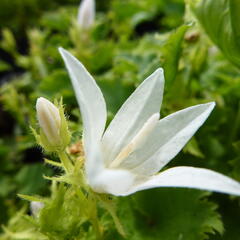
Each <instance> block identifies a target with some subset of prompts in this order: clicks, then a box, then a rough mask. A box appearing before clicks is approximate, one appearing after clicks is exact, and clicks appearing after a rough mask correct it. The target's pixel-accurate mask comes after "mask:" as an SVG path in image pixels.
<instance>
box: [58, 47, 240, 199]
mask: <svg viewBox="0 0 240 240" xmlns="http://www.w3.org/2000/svg"><path fill="white" fill-rule="evenodd" d="M60 53H61V55H62V57H63V59H64V61H65V64H66V67H67V69H68V72H69V74H70V77H71V80H72V84H73V87H74V90H75V93H76V97H77V100H78V103H79V106H80V109H81V114H82V120H83V138H84V151H85V157H86V162H85V170H86V177H87V181H88V183H89V185H90V186H91V187H92V189H93V190H94V191H96V192H100V193H110V194H113V195H122V196H124V195H129V194H132V193H134V192H137V191H140V190H143V189H148V188H155V187H187V188H197V189H205V190H210V191H217V192H223V193H229V194H234V195H240V184H239V183H238V182H236V181H234V180H232V179H230V178H228V177H226V176H224V175H222V174H219V173H217V172H214V171H211V170H207V169H202V168H194V167H173V168H170V169H167V170H165V171H163V172H160V173H158V172H159V171H160V170H161V169H162V168H163V167H164V166H165V165H166V164H167V163H168V162H169V161H170V160H171V159H173V158H174V157H175V156H176V155H177V153H178V152H179V151H180V150H181V149H182V148H183V146H184V145H185V144H186V143H187V142H188V140H189V139H190V138H191V137H192V135H193V134H194V133H195V132H196V131H197V130H198V128H199V127H200V126H201V125H202V124H203V122H204V121H205V120H206V119H207V117H208V116H209V114H210V113H211V111H212V109H213V108H214V105H215V103H214V102H211V103H207V104H200V105H196V106H193V107H189V108H186V109H184V110H181V111H178V112H176V113H173V114H171V115H169V116H167V117H165V118H163V119H161V120H159V110H160V106H161V102H162V95H163V87H164V76H163V70H162V69H158V70H156V71H155V72H154V73H153V74H152V75H150V76H149V77H148V78H147V79H146V80H145V81H144V82H143V83H142V84H141V85H140V86H139V87H138V88H137V89H136V90H135V91H134V93H133V94H132V95H131V96H130V97H129V98H128V99H127V101H126V102H125V103H124V104H123V105H122V107H121V108H120V110H119V111H118V113H117V114H116V116H115V118H114V119H113V120H112V122H111V123H110V125H109V126H108V128H107V129H106V130H105V123H106V116H107V114H106V104H105V101H104V98H103V95H102V92H101V90H100V89H99V87H98V86H97V85H96V82H95V80H94V79H93V77H92V76H91V75H90V74H89V73H88V71H87V70H86V69H85V68H84V66H83V65H82V64H81V63H80V62H79V61H78V60H77V59H76V58H75V57H73V56H72V55H71V54H70V53H69V52H67V51H66V50H64V49H62V48H60Z"/></svg>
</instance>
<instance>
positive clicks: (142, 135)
mask: <svg viewBox="0 0 240 240" xmlns="http://www.w3.org/2000/svg"><path fill="white" fill-rule="evenodd" d="M159 117H160V114H159V113H154V114H153V115H152V116H151V117H150V118H149V119H148V120H147V121H146V122H145V123H144V125H143V127H142V128H141V129H140V130H139V131H138V133H137V134H136V135H135V136H134V137H133V139H132V140H131V142H130V143H129V144H128V145H127V146H125V147H124V148H123V149H122V150H121V151H120V153H119V154H118V155H117V157H116V158H115V159H114V160H113V161H112V162H111V163H110V165H109V168H116V167H117V166H119V164H120V163H121V162H122V161H123V160H124V159H125V158H126V157H128V156H129V155H130V154H131V153H132V152H133V151H134V150H135V149H136V148H137V146H139V145H140V144H141V143H142V142H143V141H144V140H145V139H146V138H147V136H148V135H149V134H150V133H151V132H152V131H153V129H154V127H155V126H156V124H157V122H158V120H159Z"/></svg>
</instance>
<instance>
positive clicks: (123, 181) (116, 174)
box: [88, 168, 135, 196]
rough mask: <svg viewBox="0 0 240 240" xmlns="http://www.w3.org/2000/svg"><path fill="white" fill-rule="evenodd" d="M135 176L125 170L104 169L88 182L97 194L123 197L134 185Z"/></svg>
mask: <svg viewBox="0 0 240 240" xmlns="http://www.w3.org/2000/svg"><path fill="white" fill-rule="evenodd" d="M134 179H135V176H134V175H133V174H132V173H130V172H128V171H125V170H118V169H116V170H115V169H114V170H111V169H106V168H105V169H103V170H102V171H100V172H98V174H97V175H95V177H94V178H91V179H90V181H89V182H88V183H89V185H90V186H91V187H92V189H93V190H94V191H95V192H98V193H109V194H112V195H115V196H121V195H123V194H124V193H125V192H127V191H128V190H129V189H130V188H131V187H132V185H133V182H134Z"/></svg>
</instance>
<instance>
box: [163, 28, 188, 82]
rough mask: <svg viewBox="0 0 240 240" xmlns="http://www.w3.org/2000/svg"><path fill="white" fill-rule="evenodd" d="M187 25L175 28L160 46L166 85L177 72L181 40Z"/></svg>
mask: <svg viewBox="0 0 240 240" xmlns="http://www.w3.org/2000/svg"><path fill="white" fill-rule="evenodd" d="M188 28H189V26H187V25H183V26H181V27H179V28H178V29H177V30H175V31H174V32H173V33H172V34H171V35H170V37H169V39H168V40H167V42H166V44H165V45H164V46H163V47H162V56H163V60H164V62H163V69H164V73H165V78H166V85H167V86H171V84H172V82H173V81H174V79H175V77H176V75H177V72H178V63H179V59H180V56H181V52H182V41H183V38H184V34H185V33H186V31H187V29H188Z"/></svg>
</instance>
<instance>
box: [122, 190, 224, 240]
mask: <svg viewBox="0 0 240 240" xmlns="http://www.w3.org/2000/svg"><path fill="white" fill-rule="evenodd" d="M208 195H209V193H206V192H202V191H197V190H190V189H168V188H164V189H153V190H148V191H143V192H139V193H137V194H135V195H134V196H133V197H132V199H131V200H130V198H129V199H128V201H127V200H126V199H123V200H121V203H120V206H119V208H121V211H120V213H119V217H120V220H121V222H122V223H123V225H124V228H125V230H126V231H127V233H128V237H129V236H131V240H135V239H136V240H137V239H144V240H153V239H164V240H176V239H187V240H196V239H198V240H203V239H207V237H208V234H214V233H215V232H219V233H222V232H223V225H222V222H221V220H220V216H219V214H218V213H217V212H216V208H217V205H216V204H214V203H213V202H210V201H208V200H207V198H206V197H207V196H208Z"/></svg>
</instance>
